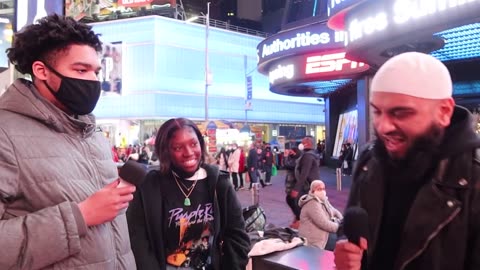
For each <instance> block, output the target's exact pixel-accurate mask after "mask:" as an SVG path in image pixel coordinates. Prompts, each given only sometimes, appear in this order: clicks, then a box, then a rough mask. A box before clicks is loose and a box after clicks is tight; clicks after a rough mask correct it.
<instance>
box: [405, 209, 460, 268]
mask: <svg viewBox="0 0 480 270" xmlns="http://www.w3.org/2000/svg"><path fill="white" fill-rule="evenodd" d="M459 212H460V208H457V209H456V210H455V212H453V213H452V214H451V215H450V216H449V217H448V218H447V219H446V220H445V221H444V222H442V223H440V225H438V227H437V229H436V230H435V231H434V232H433V233H432V234H430V236H428V239H427V241H426V242H425V244H424V245H423V247H422V248H421V249H420V250H419V251H417V252H415V254H413V256H412V257H411V258H410V259H408V260H406V261H405V262H404V263H403V264H402V266H401V267H400V270H403V269H405V267H406V266H407V264H409V263H410V262H412V261H413V260H414V259H415V258H417V257H418V256H419V255H420V254H421V253H422V252H423V251H425V249H426V248H427V246H428V243H430V241H431V240H432V239H433V238H434V237H435V236H436V235H437V234H438V233H439V232H440V230H441V229H443V227H445V225H447V224H448V223H450V221H452V219H453V218H454V217H455V216H456V215H457V214H458V213H459Z"/></svg>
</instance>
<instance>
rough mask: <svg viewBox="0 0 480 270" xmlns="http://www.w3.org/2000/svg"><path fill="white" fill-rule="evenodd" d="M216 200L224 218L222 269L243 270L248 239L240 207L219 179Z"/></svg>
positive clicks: (248, 247) (247, 250)
mask: <svg viewBox="0 0 480 270" xmlns="http://www.w3.org/2000/svg"><path fill="white" fill-rule="evenodd" d="M218 181H220V183H219V185H221V186H222V188H220V189H219V192H218V199H219V204H220V211H221V212H222V214H223V215H224V217H225V220H224V221H223V222H222V225H223V226H224V228H222V236H221V237H222V238H223V250H222V252H223V254H222V259H221V260H222V269H225V270H244V269H245V267H246V266H247V263H248V252H249V251H250V238H249V237H248V234H247V232H246V231H245V221H244V220H243V215H242V206H241V205H240V202H239V201H238V199H237V195H236V194H235V191H234V190H233V186H232V185H230V184H229V183H228V182H227V181H226V179H221V178H220V179H219V180H218Z"/></svg>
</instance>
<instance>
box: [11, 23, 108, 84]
mask: <svg viewBox="0 0 480 270" xmlns="http://www.w3.org/2000/svg"><path fill="white" fill-rule="evenodd" d="M91 29H92V27H91V26H89V25H86V24H83V23H80V22H77V21H75V20H74V19H73V18H70V17H63V16H59V15H57V14H53V15H49V16H47V17H44V18H42V19H40V20H39V21H38V22H37V23H36V24H31V25H28V26H26V27H25V28H23V29H22V30H21V31H20V32H18V33H16V34H15V38H14V41H13V46H12V47H11V48H9V49H7V51H6V52H7V56H8V59H9V60H10V62H11V63H12V64H14V65H15V68H16V69H17V70H18V71H20V72H21V73H23V74H31V75H33V72H32V64H33V62H35V61H39V60H41V61H47V62H48V63H49V64H50V65H55V56H56V55H57V53H59V52H62V51H65V50H66V49H67V48H68V47H69V46H70V45H73V44H78V45H88V46H90V47H92V48H94V49H95V50H96V51H97V52H101V51H102V42H101V41H100V39H99V38H98V35H97V34H95V33H94V32H93V31H92V30H91Z"/></svg>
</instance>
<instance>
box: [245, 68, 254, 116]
mask: <svg viewBox="0 0 480 270" xmlns="http://www.w3.org/2000/svg"><path fill="white" fill-rule="evenodd" d="M245 83H246V86H247V99H245V110H246V111H251V110H252V88H253V84H252V76H247V77H246V82H245Z"/></svg>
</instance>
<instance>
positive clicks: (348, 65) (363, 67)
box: [268, 51, 369, 92]
mask: <svg viewBox="0 0 480 270" xmlns="http://www.w3.org/2000/svg"><path fill="white" fill-rule="evenodd" d="M368 69H369V66H368V65H367V64H364V63H361V62H355V61H350V60H348V59H346V58H345V51H327V52H318V53H309V54H303V55H297V56H292V57H288V58H285V59H283V60H279V61H275V62H274V63H272V65H271V66H270V68H269V69H268V78H269V82H270V86H271V88H273V89H272V90H274V92H275V87H276V86H281V85H283V84H291V83H298V82H310V81H323V80H333V79H342V78H350V77H352V76H353V75H355V74H359V73H362V72H364V71H367V70H368Z"/></svg>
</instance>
